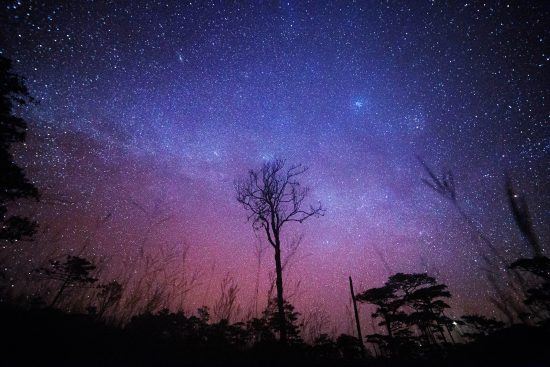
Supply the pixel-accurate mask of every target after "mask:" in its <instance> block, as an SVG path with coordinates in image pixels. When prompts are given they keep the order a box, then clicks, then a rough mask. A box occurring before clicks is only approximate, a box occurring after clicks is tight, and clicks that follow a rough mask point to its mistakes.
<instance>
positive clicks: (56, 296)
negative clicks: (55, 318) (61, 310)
mask: <svg viewBox="0 0 550 367" xmlns="http://www.w3.org/2000/svg"><path fill="white" fill-rule="evenodd" d="M67 283H68V281H64V282H63V284H61V287H60V288H59V291H57V294H56V295H55V297H54V299H53V301H52V303H50V307H53V306H55V304H56V303H57V301H58V300H59V298H60V297H61V294H62V293H63V291H64V290H65V287H67Z"/></svg>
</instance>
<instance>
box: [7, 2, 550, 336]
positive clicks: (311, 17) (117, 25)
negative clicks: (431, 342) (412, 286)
mask: <svg viewBox="0 0 550 367" xmlns="http://www.w3.org/2000/svg"><path fill="white" fill-rule="evenodd" d="M254 3H255V4H248V5H244V4H243V3H242V2H230V1H227V2H215V3H211V2H203V1H198V2H194V1H193V2H181V1H173V2H141V1H59V2H55V1H51V2H43V1H24V0H19V1H7V2H3V3H2V4H3V5H2V9H1V10H0V30H1V34H2V38H1V39H0V41H1V47H0V50H1V53H2V54H3V55H4V56H7V57H9V58H11V59H12V60H14V67H15V70H16V71H17V72H18V73H20V74H21V75H23V76H25V77H26V78H27V84H28V86H29V90H30V92H31V94H32V95H33V96H34V97H35V98H36V99H37V100H38V101H39V104H37V105H35V106H30V107H29V108H26V109H25V110H22V111H20V112H21V114H23V115H24V116H26V117H27V119H28V121H29V125H30V131H29V137H28V139H27V145H26V147H20V148H19V149H18V152H17V156H18V157H19V158H18V160H19V162H20V163H21V164H22V165H24V166H26V167H27V172H28V175H29V176H30V177H31V178H32V179H33V181H34V182H36V184H37V186H38V187H39V188H40V189H41V191H42V196H43V197H42V201H41V202H40V203H39V204H28V205H29V207H23V208H22V210H27V211H29V210H30V211H32V213H33V214H34V215H35V217H36V218H37V220H38V221H39V222H40V224H41V232H40V234H39V236H38V238H37V239H36V240H35V242H34V243H32V244H28V243H20V244H18V245H16V247H15V249H14V251H13V252H14V254H13V255H10V256H13V259H12V261H11V264H12V268H11V269H9V270H10V271H11V272H13V273H17V272H25V271H28V269H29V268H30V267H32V266H35V265H37V263H38V262H40V261H43V259H44V258H45V257H47V256H48V254H49V253H51V251H54V250H52V248H57V251H60V250H59V249H62V251H65V252H73V253H79V252H80V251H81V249H82V247H83V246H84V245H85V249H84V250H83V252H84V253H85V254H87V255H89V256H96V257H104V258H106V259H108V261H110V262H111V263H112V264H125V265H124V266H130V265H129V264H132V259H133V258H135V256H138V255H137V254H139V252H140V251H141V248H146V249H155V248H156V249H158V248H163V246H164V247H166V246H168V247H171V246H175V247H176V248H179V247H181V248H183V247H186V246H189V263H190V266H191V267H192V268H193V269H195V270H196V271H198V270H200V271H201V274H202V276H201V279H200V282H199V283H200V284H199V285H198V286H197V287H196V289H194V290H193V292H192V294H191V295H190V297H189V299H188V304H187V305H186V307H188V308H189V309H193V308H194V307H197V306H200V305H201V304H204V303H205V304H211V303H212V302H213V300H214V299H215V298H216V297H217V295H218V292H219V283H220V280H221V279H222V278H223V277H224V276H226V275H228V274H229V275H230V276H233V277H234V278H235V279H236V281H238V283H239V285H240V288H241V290H240V297H239V300H240V303H241V305H242V307H243V308H248V307H249V305H250V304H251V302H252V301H251V300H252V298H253V294H254V289H255V286H256V281H257V278H256V276H257V272H258V268H257V260H256V256H255V248H257V247H258V246H260V247H261V246H266V243H265V241H264V242H262V241H263V239H262V237H261V235H260V234H258V235H255V234H254V232H253V230H252V227H251V225H250V224H249V223H247V222H246V213H245V212H244V210H243V209H242V208H241V207H240V206H239V205H238V203H237V201H236V199H235V192H234V186H233V183H234V180H235V179H237V178H239V177H241V176H242V175H244V174H245V173H246V171H247V170H248V169H250V168H257V167H259V166H260V165H261V164H262V162H264V161H265V160H269V159H272V158H273V157H281V158H285V159H287V160H288V161H289V162H292V163H303V164H305V165H306V166H308V167H309V171H308V172H307V174H306V175H305V176H304V177H303V183H304V184H307V185H309V186H310V187H311V196H310V201H311V202H312V203H315V202H317V201H320V202H321V203H322V204H323V205H324V207H325V208H326V209H327V212H326V215H325V216H324V217H322V218H320V219H311V220H310V221H309V222H307V223H304V224H302V225H299V224H296V225H294V224H293V225H291V226H289V227H288V228H287V229H288V231H287V232H285V233H286V238H292V237H293V236H295V235H297V234H300V233H302V234H303V236H304V237H303V241H302V244H301V246H300V249H299V251H298V252H297V253H296V255H294V256H293V258H292V261H291V262H290V263H289V265H288V268H287V269H286V270H287V272H286V279H287V283H286V284H287V292H288V294H289V295H291V296H292V298H291V300H292V302H293V303H294V304H295V305H296V306H297V308H298V310H299V311H302V312H304V313H306V312H307V311H308V310H310V309H312V308H319V309H322V310H325V311H326V312H327V313H329V314H330V315H331V317H332V319H333V321H334V322H335V324H337V325H342V324H345V323H346V322H347V321H346V320H347V316H346V315H344V314H345V308H346V305H348V304H349V294H348V292H349V288H348V284H347V277H348V275H352V276H353V277H354V280H355V282H356V289H357V290H358V291H360V290H364V289H366V288H367V287H373V286H379V285H381V283H382V282H383V281H384V280H385V279H386V278H387V276H388V275H390V274H392V273H394V272H398V271H402V272H413V271H415V272H423V271H428V272H429V273H430V274H433V275H435V276H436V277H437V278H438V280H441V281H443V282H445V283H446V284H448V285H449V288H450V291H451V293H452V294H453V301H452V304H453V309H452V310H451V313H454V314H462V313H463V312H473V311H482V312H485V313H491V311H492V309H491V306H490V305H489V304H488V303H487V302H486V299H487V296H488V295H490V293H489V292H490V287H488V285H487V284H486V283H485V282H484V281H483V273H482V271H481V264H480V258H479V255H478V253H477V249H479V248H480V245H479V244H478V243H476V241H475V238H474V236H473V235H472V231H471V228H469V227H468V226H467V225H466V224H465V223H464V222H463V221H462V220H461V217H460V215H459V214H458V213H457V212H456V210H455V209H454V208H453V207H452V205H450V203H448V202H446V201H445V200H443V199H442V198H440V197H438V196H437V194H436V193H435V192H433V191H431V190H430V189H429V188H428V187H427V186H425V185H424V184H423V183H422V182H421V178H422V177H426V174H425V172H423V169H422V167H421V165H420V164H419V162H418V160H417V156H420V157H422V158H423V159H424V160H426V162H428V163H429V164H430V165H431V166H432V167H434V169H435V170H436V171H441V170H443V169H444V168H445V169H451V170H452V171H453V172H454V174H455V179H456V182H457V186H458V198H459V201H460V203H461V205H463V207H464V210H465V211H466V212H467V214H468V215H469V216H470V217H471V218H472V219H473V220H474V222H475V223H476V225H477V226H478V228H479V229H480V230H481V231H482V232H483V233H485V234H486V235H487V236H488V237H490V238H491V240H492V241H493V243H494V244H495V245H496V246H497V247H498V248H499V249H500V250H501V251H503V252H505V253H507V254H508V255H509V256H510V259H513V258H514V257H515V256H516V255H517V254H525V255H528V254H529V249H528V246H527V245H526V244H525V243H524V242H523V241H522V239H521V236H520V234H519V232H518V230H517V229H516V227H515V225H514V223H513V219H512V217H511V215H510V214H509V209H508V203H507V201H506V197H505V194H504V187H503V186H504V174H505V173H506V172H508V173H509V174H510V175H511V177H512V178H513V179H514V182H515V183H516V185H517V187H518V190H519V191H520V192H522V193H523V194H525V196H526V197H527V200H528V202H529V205H530V208H531V211H532V213H533V216H534V218H535V228H536V230H537V232H538V234H539V236H540V237H541V242H542V243H546V242H548V238H549V231H548V228H547V224H548V219H549V213H550V205H549V203H550V190H549V186H548V182H549V171H548V154H549V150H550V131H549V125H548V121H549V120H548V113H549V110H548V106H547V105H548V102H547V100H548V87H547V86H548V85H550V84H549V80H548V77H547V75H548V73H547V68H548V60H549V58H550V56H549V52H548V32H547V30H545V28H546V29H549V28H548V24H547V23H545V21H544V19H545V18H548V12H547V11H546V9H545V8H544V6H543V2H542V1H535V2H529V1H521V2H518V3H509V2H486V3H485V4H483V3H482V2H473V3H467V4H466V3H463V4H458V2H452V3H449V4H448V3H446V2H442V1H392V2H376V1H354V2H324V1H308V2H293V1H289V2H277V1H265V2H264V1H260V2H254ZM21 205H22V206H23V205H27V204H21ZM544 223H546V226H545V225H544ZM262 243H263V244H262ZM283 251H284V250H283ZM283 257H284V253H283ZM37 259H42V260H37ZM124 259H126V260H124ZM117 266H118V265H117ZM272 269H273V259H272V251H271V248H267V249H266V250H265V251H264V253H263V257H262V260H261V265H260V269H259V270H260V271H259V274H260V294H261V296H262V297H264V298H265V294H266V292H267V288H268V283H269V275H268V273H269V272H271V271H272ZM136 271H139V269H137V270H136Z"/></svg>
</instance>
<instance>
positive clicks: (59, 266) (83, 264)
mask: <svg viewBox="0 0 550 367" xmlns="http://www.w3.org/2000/svg"><path fill="white" fill-rule="evenodd" d="M95 268H96V266H95V265H94V264H92V263H91V262H90V261H88V260H86V259H84V258H82V257H78V256H70V255H68V256H67V259H66V260H65V261H64V262H60V261H59V260H50V265H49V266H48V267H43V268H39V269H36V270H35V271H36V272H37V273H39V274H41V275H43V276H44V277H45V278H47V279H52V280H57V281H60V282H61V286H60V287H59V290H58V291H57V294H56V295H55V297H54V299H53V300H52V303H50V307H53V306H55V304H57V302H58V301H59V299H60V298H61V295H62V294H63V292H64V291H65V290H66V289H67V288H68V287H82V286H85V285H87V284H93V283H95V282H96V281H97V279H96V278H93V277H92V276H91V275H90V273H91V272H92V271H94V270H95Z"/></svg>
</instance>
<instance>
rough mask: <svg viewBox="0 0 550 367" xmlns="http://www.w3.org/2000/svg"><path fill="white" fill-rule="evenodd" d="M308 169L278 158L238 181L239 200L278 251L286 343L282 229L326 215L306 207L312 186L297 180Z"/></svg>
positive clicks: (280, 306)
mask: <svg viewBox="0 0 550 367" xmlns="http://www.w3.org/2000/svg"><path fill="white" fill-rule="evenodd" d="M306 171H307V168H306V167H304V166H302V165H291V166H289V167H288V168H286V169H285V161H284V160H281V159H276V160H273V161H269V162H265V163H264V164H263V166H262V168H260V169H259V170H250V171H249V172H248V175H247V176H246V177H245V178H243V179H241V180H240V181H237V182H236V184H235V190H236V192H237V201H238V202H239V203H240V204H241V205H242V206H243V207H244V209H245V210H246V211H247V212H248V213H249V215H248V220H249V221H251V222H252V227H253V228H254V230H257V231H264V232H265V235H266V237H267V240H268V242H269V244H270V245H271V246H272V247H273V249H274V251H275V272H276V286H277V309H278V319H279V321H278V323H279V336H280V341H281V343H282V344H286V342H287V330H286V327H285V325H286V323H285V307H284V297H283V266H282V263H281V235H282V229H283V226H285V224H287V223H290V222H298V223H303V222H304V221H305V220H307V219H309V218H311V217H318V216H322V215H324V209H323V208H322V207H321V205H320V204H319V205H318V206H315V207H314V206H309V208H307V209H305V208H304V206H305V205H304V201H305V199H306V197H307V196H308V192H309V188H307V187H303V186H301V185H300V182H299V181H298V180H297V179H298V177H299V176H300V175H302V174H303V173H305V172H306Z"/></svg>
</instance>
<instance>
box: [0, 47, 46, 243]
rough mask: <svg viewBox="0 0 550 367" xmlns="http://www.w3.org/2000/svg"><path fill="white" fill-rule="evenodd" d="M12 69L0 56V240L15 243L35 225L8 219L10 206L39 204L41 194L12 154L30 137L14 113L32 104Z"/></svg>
mask: <svg viewBox="0 0 550 367" xmlns="http://www.w3.org/2000/svg"><path fill="white" fill-rule="evenodd" d="M11 66H12V65H11V61H10V60H9V59H6V58H5V57H2V56H0V172H1V174H0V240H6V241H9V242H15V241H18V240H20V239H24V238H30V237H32V236H33V234H34V233H35V232H36V223H35V222H33V221H32V220H30V219H28V218H26V217H22V216H18V215H13V216H8V215H7V212H8V204H9V203H10V202H12V201H14V200H18V199H36V200H38V198H39V194H38V189H37V188H36V187H35V186H34V184H33V183H32V182H31V181H29V180H28V179H27V177H26V176H25V172H24V171H23V169H22V168H21V167H19V166H18V165H17V164H16V163H15V159H14V157H13V155H12V153H11V148H12V145H13V144H17V143H23V142H25V138H26V134H27V122H26V121H25V120H24V119H23V118H21V117H19V116H17V115H16V113H15V110H16V108H17V107H20V106H23V105H25V104H27V103H29V102H32V101H33V99H32V98H31V96H30V95H29V93H28V91H27V87H26V86H25V82H24V79H23V78H21V77H20V76H18V75H17V74H14V73H12V70H11Z"/></svg>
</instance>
